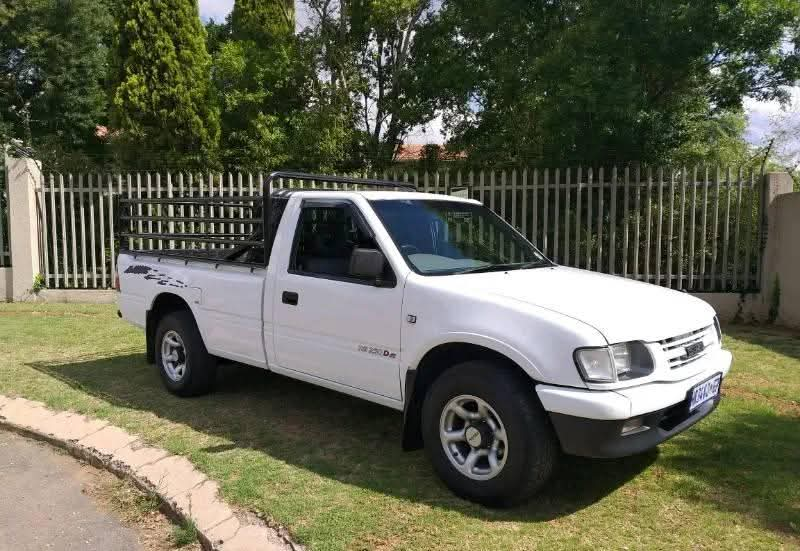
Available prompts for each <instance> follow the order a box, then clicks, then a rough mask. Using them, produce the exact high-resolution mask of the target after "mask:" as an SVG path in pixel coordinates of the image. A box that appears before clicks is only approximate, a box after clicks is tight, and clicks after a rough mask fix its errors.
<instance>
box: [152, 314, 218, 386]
mask: <svg viewBox="0 0 800 551" xmlns="http://www.w3.org/2000/svg"><path fill="white" fill-rule="evenodd" d="M154 346H155V358H156V366H158V369H159V372H160V373H161V380H162V381H163V382H164V386H166V387H167V390H169V391H170V392H172V393H173V394H176V395H178V396H196V395H198V394H205V393H206V392H208V391H209V390H211V387H212V386H213V385H214V380H215V378H216V373H217V362H216V358H214V357H213V356H212V355H211V354H209V353H208V350H206V346H205V344H204V343H203V337H202V336H201V335H200V331H199V330H198V329H197V324H196V323H195V321H194V318H193V317H192V315H191V313H189V312H187V311H185V310H178V311H175V312H170V313H168V314H166V315H165V316H164V317H163V318H161V320H160V321H159V322H158V327H157V328H156V337H155V344H154Z"/></svg>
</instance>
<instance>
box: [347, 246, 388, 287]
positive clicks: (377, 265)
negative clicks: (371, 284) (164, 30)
mask: <svg viewBox="0 0 800 551" xmlns="http://www.w3.org/2000/svg"><path fill="white" fill-rule="evenodd" d="M385 264H386V258H384V256H383V253H382V252H381V251H379V250H378V249H359V248H358V247H356V248H355V249H353V253H352V254H351V255H350V268H349V270H348V274H349V275H350V277H357V278H359V279H367V280H374V281H375V283H376V284H377V285H379V284H380V278H381V277H382V276H383V267H384V266H385Z"/></svg>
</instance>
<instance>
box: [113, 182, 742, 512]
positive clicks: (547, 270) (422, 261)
mask: <svg viewBox="0 0 800 551" xmlns="http://www.w3.org/2000/svg"><path fill="white" fill-rule="evenodd" d="M286 179H292V180H293V181H294V182H295V183H299V184H300V187H299V188H297V189H290V190H287V189H273V187H274V186H276V184H277V183H278V182H279V181H285V180H286ZM330 184H333V185H336V186H338V189H330V188H331V187H332V186H331V185H330ZM343 188H344V189H343ZM121 203H122V204H121V207H122V209H121V210H122V215H121V216H120V219H119V221H118V227H121V230H120V231H121V233H120V239H121V242H122V244H123V246H124V247H126V248H125V249H124V250H122V251H121V252H120V254H119V259H118V263H117V270H118V278H119V290H120V294H119V310H120V314H121V316H122V317H123V318H124V319H126V320H128V321H129V322H131V323H133V324H134V325H137V326H139V327H141V328H143V329H144V331H145V332H146V342H147V354H148V357H149V359H150V360H151V361H154V362H155V364H156V366H157V368H158V370H159V371H160V374H161V378H162V379H163V382H164V385H165V386H166V388H167V389H168V390H169V391H170V392H173V393H175V394H177V395H179V396H191V395H197V394H201V393H205V392H208V391H209V390H211V389H212V387H213V384H214V378H215V371H216V366H217V363H218V361H219V360H220V359H225V360H233V361H236V362H240V363H244V364H249V365H252V366H255V367H259V368H262V369H266V370H269V371H273V372H275V373H278V374H281V375H285V376H288V377H293V378H296V379H300V380H302V381H306V382H309V383H313V384H316V385H320V386H323V387H326V388H329V389H332V390H335V391H339V392H344V393H346V394H350V395H352V396H356V397H359V398H363V399H366V400H370V401H373V402H376V403H378V404H382V405H384V406H388V407H390V408H394V409H396V410H399V411H402V412H403V425H404V426H403V442H402V445H403V447H404V448H405V449H409V450H411V449H419V448H422V447H424V449H425V450H426V453H427V455H428V456H429V458H430V462H431V463H432V465H433V468H434V469H435V471H436V472H437V473H438V475H439V476H440V477H441V479H442V480H443V481H444V483H445V484H446V485H447V486H449V487H450V488H451V489H452V490H453V491H454V492H455V493H457V494H458V495H460V496H463V497H465V498H468V499H471V500H474V501H477V502H480V503H485V504H489V505H509V504H513V503H517V502H520V501H522V500H525V499H526V498H528V497H529V496H531V495H532V494H533V493H534V492H536V490H537V489H539V488H540V487H541V486H542V485H543V484H544V483H545V482H546V481H547V480H548V478H549V477H550V476H551V474H552V473H553V470H554V468H555V467H556V465H557V463H558V462H559V456H560V454H561V453H566V454H574V455H579V456H586V457H595V458H613V457H621V456H627V455H631V454H636V453H639V452H642V451H644V450H647V449H650V448H653V447H654V446H656V445H658V444H659V443H661V442H663V441H665V440H667V439H668V438H671V437H672V436H675V435H676V434H678V433H680V432H681V431H683V430H685V429H687V428H689V427H691V426H692V425H694V424H695V423H697V422H698V421H699V420H701V419H703V418H704V417H706V416H707V415H709V414H710V413H711V412H712V411H713V410H714V409H715V408H716V406H717V404H718V403H719V400H720V385H721V383H722V380H723V378H724V377H725V376H726V375H727V373H728V370H729V368H730V365H731V354H730V352H728V351H727V350H725V349H723V347H722V334H721V331H720V325H719V322H718V320H717V317H716V316H715V312H714V310H713V309H712V308H711V307H710V306H709V305H708V304H706V303H705V302H703V301H701V300H699V299H697V298H693V297H691V296H689V295H688V294H686V293H682V292H678V291H675V290H669V289H665V288H661V287H657V286H655V285H650V284H646V283H642V282H637V281H633V280H630V279H624V278H621V277H614V276H610V275H603V274H599V273H594V272H589V271H584V270H579V269H575V268H570V267H565V266H559V265H557V264H555V263H553V262H551V261H550V260H548V259H547V258H546V257H545V256H544V255H543V254H542V253H541V252H539V251H538V250H537V249H536V247H534V245H532V244H531V243H530V242H529V241H528V240H526V239H525V237H523V236H522V235H521V234H520V233H519V232H518V231H516V230H515V229H514V228H513V227H512V226H510V225H509V224H507V223H506V222H505V221H504V220H503V219H501V218H500V217H499V216H497V215H496V214H494V213H493V212H492V211H490V210H489V209H487V208H486V207H484V206H483V205H482V204H480V203H479V202H478V201H475V200H471V199H465V198H458V197H453V196H447V195H434V194H426V193H419V192H416V191H414V190H413V189H412V188H411V186H409V185H408V184H405V183H402V182H386V181H380V180H366V179H351V178H342V177H334V176H317V175H308V174H298V173H286V172H280V173H273V174H271V175H270V176H269V177H268V178H266V179H265V180H264V183H263V192H262V193H261V194H259V195H250V196H240V197H216V196H215V197H178V198H170V199H123V200H121ZM152 228H161V229H160V230H159V229H155V230H153V229H152ZM165 228H168V229H165ZM179 228H180V231H178V229H179ZM159 232H160V233H159ZM150 241H152V242H153V243H155V245H154V247H158V245H157V243H158V242H161V248H156V249H154V250H136V245H137V244H139V246H140V247H142V244H147V243H148V242H150Z"/></svg>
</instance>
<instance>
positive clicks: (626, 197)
mask: <svg viewBox="0 0 800 551" xmlns="http://www.w3.org/2000/svg"><path fill="white" fill-rule="evenodd" d="M624 178H625V192H624V194H623V203H622V219H623V221H624V226H623V228H622V275H623V277H628V247H629V245H630V241H629V240H630V235H629V232H630V229H629V224H628V208H629V205H630V187H631V172H630V167H629V166H626V167H625V176H624ZM636 245H637V246H638V245H639V244H638V243H637V244H636Z"/></svg>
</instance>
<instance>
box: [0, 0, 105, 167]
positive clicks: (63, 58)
mask: <svg viewBox="0 0 800 551" xmlns="http://www.w3.org/2000/svg"><path fill="white" fill-rule="evenodd" d="M110 25H111V21H110V16H109V14H108V11H107V9H106V5H105V4H104V3H99V2H95V1H94V0H69V1H67V0H28V1H26V2H15V1H8V0H0V143H2V142H8V141H11V140H18V141H19V142H21V143H22V145H23V146H24V147H27V148H31V149H33V151H34V154H35V155H36V156H37V157H38V158H40V159H42V160H43V161H45V162H48V163H52V162H55V161H58V162H59V163H60V164H62V165H65V164H66V165H68V164H70V163H72V164H76V163H77V164H85V163H88V162H91V161H92V160H95V159H96V158H97V156H99V155H101V154H102V143H101V142H100V141H99V140H98V139H97V138H96V137H95V135H94V132H95V126H96V125H97V124H105V123H106V114H107V96H106V93H105V90H104V85H105V79H106V72H107V64H106V60H107V49H106V44H105V40H104V39H105V37H106V33H107V29H108V27H109V26H110Z"/></svg>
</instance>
